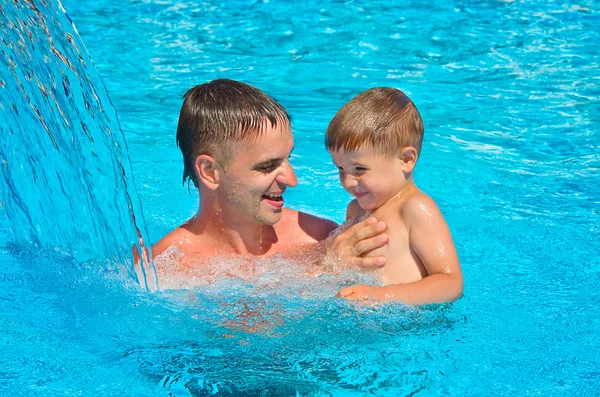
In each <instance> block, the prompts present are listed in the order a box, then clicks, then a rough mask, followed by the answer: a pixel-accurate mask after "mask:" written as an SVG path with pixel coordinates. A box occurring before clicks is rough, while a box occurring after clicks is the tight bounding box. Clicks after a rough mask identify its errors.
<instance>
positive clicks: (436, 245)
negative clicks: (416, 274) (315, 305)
mask: <svg viewBox="0 0 600 397" xmlns="http://www.w3.org/2000/svg"><path fill="white" fill-rule="evenodd" d="M402 215H403V217H404V219H405V221H406V223H407V226H408V230H409V239H410V244H411V246H412V248H413V249H414V250H415V252H416V253H417V255H418V256H419V257H420V258H421V261H422V263H423V265H424V266H425V268H426V269H427V272H428V276H427V277H425V278H423V279H422V280H419V281H415V282H412V283H407V284H393V285H387V286H384V287H373V286H367V285H355V286H351V287H348V288H344V289H342V290H340V292H339V294H338V296H341V297H345V298H348V299H359V298H365V297H369V296H370V297H373V298H376V299H379V300H400V301H402V302H404V303H406V304H409V305H420V304H428V303H442V302H453V301H455V300H457V299H459V298H460V297H461V296H462V293H463V276H462V271H461V269H460V263H459V260H458V255H457V253H456V248H455V247H454V242H453V241H452V236H451V234H450V230H449V228H448V225H447V224H446V221H445V220H444V217H443V216H442V214H441V212H440V210H439V209H438V207H437V205H436V204H435V203H434V202H433V200H432V199H431V198H429V197H427V196H426V195H419V196H417V197H415V198H413V199H411V200H409V201H408V202H407V203H406V205H405V206H404V208H403V213H402Z"/></svg>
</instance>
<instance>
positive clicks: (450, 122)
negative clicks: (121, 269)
mask: <svg viewBox="0 0 600 397" xmlns="http://www.w3.org/2000/svg"><path fill="white" fill-rule="evenodd" d="M64 6H65V8H66V9H67V12H68V13H69V16H70V17H71V19H72V20H73V21H74V23H75V25H76V26H77V29H78V32H79V34H80V35H81V38H82V40H83V42H84V43H85V45H86V47H87V50H88V51H89V53H90V55H91V57H92V59H93V60H94V63H95V65H96V67H97V68H98V71H99V73H100V75H101V76H102V78H103V81H104V83H105V84H106V87H107V89H108V94H109V96H110V99H111V100H112V103H113V104H114V107H115V108H116V111H117V112H118V116H119V122H120V125H121V127H122V129H123V132H124V134H125V138H126V141H127V146H128V149H129V155H130V159H131V165H132V169H133V177H134V178H135V185H136V191H137V194H139V197H140V201H141V203H142V204H143V207H142V208H141V210H143V214H144V218H145V220H146V224H147V228H148V233H149V239H150V241H156V240H158V239H159V238H160V237H161V236H162V235H164V234H165V233H166V232H167V231H169V230H171V229H172V228H173V227H174V226H176V225H178V224H180V223H181V222H182V221H184V220H185V219H187V218H188V217H189V216H190V215H191V214H192V213H193V212H194V211H195V209H196V206H197V200H198V198H197V195H196V193H194V192H192V193H188V190H187V188H186V187H182V186H181V172H182V166H181V159H180V154H179V152H178V149H177V148H176V146H175V140H174V134H175V128H176V120H177V115H178V111H179V106H180V105H181V95H182V94H183V93H184V92H185V90H186V89H187V88H189V87H191V86H192V85H195V84H198V83H200V82H203V81H206V80H210V79H213V78H216V77H229V78H233V79H239V80H243V81H245V82H248V83H251V84H254V85H256V86H257V87H259V88H261V89H263V90H264V91H266V92H267V93H269V94H271V95H272V96H274V97H275V98H277V99H278V100H279V101H281V102H282V104H283V105H284V106H286V107H287V108H288V109H289V110H290V112H291V114H292V116H293V118H294V124H293V129H294V134H295V138H296V146H295V150H294V157H293V159H292V163H293V165H294V167H295V169H296V170H297V173H298V176H299V179H300V184H299V185H298V187H297V188H295V189H291V190H288V193H286V195H287V203H288V204H289V206H291V207H293V208H297V209H301V210H306V211H308V212H312V213H316V214H319V215H322V216H326V217H329V218H332V219H334V220H336V221H338V222H339V221H341V220H342V218H343V209H344V207H345V204H346V203H347V201H348V196H347V195H346V194H345V193H344V192H343V190H342V189H341V187H340V186H339V183H338V181H337V172H336V170H335V169H334V167H333V166H332V164H331V161H330V159H329V157H328V155H327V153H326V151H325V149H324V147H323V134H324V130H325V127H326V125H327V123H328V121H329V119H330V118H331V117H332V116H333V114H335V112H336V111H337V109H339V107H340V106H342V105H343V104H344V103H345V102H346V101H347V100H348V99H349V98H350V97H352V96H353V95H354V94H356V93H357V92H359V91H362V90H364V89H366V88H369V87H373V86H380V85H391V86H396V87H398V88H401V89H403V90H405V91H406V92H407V93H408V94H409V95H410V96H411V98H412V99H413V100H414V102H415V103H416V105H417V106H418V108H419V110H420V112H421V115H422V117H423V120H424V123H425V129H426V132H425V141H424V146H423V148H424V149H423V153H422V158H421V160H420V161H419V165H418V166H417V173H416V182H417V184H418V185H419V186H420V187H421V188H422V189H423V190H424V191H426V192H427V193H429V194H430V195H431V196H432V197H433V198H434V199H435V200H436V201H437V203H438V205H439V206H440V208H441V209H442V211H443V213H444V215H445V216H446V219H447V221H448V223H449V225H450V227H451V230H452V231H453V236H454V239H455V243H456V246H457V249H458V251H459V255H460V257H461V263H462V266H463V271H464V274H465V297H464V298H463V299H461V300H460V301H459V302H457V303H455V304H453V305H448V306H441V307H432V308H420V309H408V308H403V307H401V306H398V305H386V306H384V307H381V308H362V309H361V308H357V307H355V306H353V305H350V304H347V303H345V302H343V301H339V300H336V299H334V298H331V297H330V296H331V295H332V294H333V292H334V291H335V287H336V285H337V280H331V279H327V278H324V279H323V280H320V281H319V282H317V283H315V285H311V284H307V283H304V282H296V281H293V280H294V277H293V274H291V275H290V274H289V272H292V271H293V270H292V267H291V266H290V264H286V263H284V262H278V261H277V260H274V261H273V262H272V263H271V265H272V266H273V269H274V270H273V272H272V273H270V274H267V275H266V276H264V277H261V278H260V279H258V280H255V281H254V282H250V283H248V282H243V281H240V280H226V281H222V282H219V283H217V284H215V285H213V286H210V287H207V288H201V289H196V290H190V291H179V292H166V293H161V294H154V295H149V294H146V293H144V292H142V291H139V290H138V289H137V288H135V287H134V286H133V283H132V282H131V281H130V280H129V279H128V278H127V277H125V276H119V275H117V274H116V273H114V272H111V269H110V268H106V267H103V266H99V265H98V264H97V263H89V262H84V263H83V264H82V263H81V261H77V260H74V259H72V258H71V259H70V258H65V257H64V256H62V255H60V254H57V253H50V252H45V251H43V252H42V253H39V252H35V250H27V249H25V248H23V246H20V245H14V244H12V243H11V235H10V234H9V233H8V232H7V231H6V228H5V227H3V228H1V229H2V232H0V233H2V234H0V243H1V246H2V252H3V254H2V256H1V258H0V261H1V264H2V266H0V269H1V270H0V285H1V288H0V324H2V325H1V329H2V333H1V334H0V343H1V345H2V346H3V349H2V351H3V353H4V354H2V357H0V374H1V376H2V379H3V382H2V385H1V386H0V390H2V391H3V393H6V394H10V395H18V394H22V395H59V394H61V395H89V394H96V395H114V394H117V393H124V394H129V395H164V396H168V395H210V394H216V395H334V396H338V395H339V396H346V395H348V396H351V395H364V394H367V393H371V394H375V395H418V396H427V395H454V394H457V395H578V396H582V395H583V396H585V395H590V396H592V395H597V389H598V387H599V386H600V343H599V342H598V340H597V337H596V335H597V333H598V329H600V316H599V315H598V313H599V307H600V294H598V291H599V290H600V277H599V276H600V260H599V259H598V256H597V249H596V246H597V241H598V237H599V235H600V216H599V214H598V204H599V203H600V185H599V179H598V169H599V167H600V153H599V150H598V130H599V126H600V113H599V112H598V100H599V99H600V89H599V88H598V74H597V70H598V67H599V61H598V54H597V51H596V45H595V43H597V42H598V40H599V36H600V32H599V29H598V26H599V25H598V23H599V7H598V2H593V1H592V2H585V3H577V4H575V3H571V2H565V3H560V2H547V3H544V4H538V3H537V2H527V1H524V2H483V3H479V4H476V5H475V4H472V3H471V2H466V1H447V2H441V3H438V4H437V5H434V6H424V5H422V4H421V3H418V2H405V3H403V4H401V5H390V4H389V2H376V1H369V2H366V3H364V4H362V5H358V4H355V3H352V2H348V3H337V2H336V3H333V2H332V3H330V4H319V5H315V4H313V3H311V2H302V3H298V4H293V3H279V4H274V3H273V2H235V3H232V4H231V5H228V6H222V5H219V4H218V3H216V2H215V3H210V2H204V3H201V4H196V3H195V2H174V1H173V2H172V1H155V2H150V1H142V2H128V3H123V2H120V1H116V0H111V1H107V0H103V1H101V2H90V3H84V2H81V3H78V2H75V1H72V0H69V1H65V2H64ZM65 222H66V221H65ZM140 223H141V222H140ZM106 224H107V225H108V226H109V227H110V226H114V225H112V224H111V222H110V220H108V221H107V222H106ZM31 251H33V252H31ZM278 274H286V275H287V278H284V279H283V281H282V280H281V277H278ZM343 282H348V280H343ZM253 312H256V313H259V314H260V317H263V318H266V320H267V321H268V322H270V323H272V324H274V326H272V327H263V328H261V331H260V332H254V333H249V332H246V331H245V330H244V329H243V327H242V326H240V325H239V321H238V320H239V318H240V317H244V316H247V317H248V318H249V320H248V321H250V322H253V321H256V317H252V315H248V313H253ZM260 325H261V324H258V326H259V328H260ZM261 393H262V394H261Z"/></svg>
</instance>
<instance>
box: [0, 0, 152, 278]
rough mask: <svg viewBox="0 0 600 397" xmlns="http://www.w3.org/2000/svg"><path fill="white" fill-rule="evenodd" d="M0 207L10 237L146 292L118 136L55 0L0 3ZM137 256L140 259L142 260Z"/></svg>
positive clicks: (139, 227)
mask: <svg viewBox="0 0 600 397" xmlns="http://www.w3.org/2000/svg"><path fill="white" fill-rule="evenodd" d="M0 31H1V32H2V36H1V37H2V39H1V41H0V168H1V169H2V177H1V178H0V208H1V209H2V211H0V212H2V213H4V214H5V216H6V218H7V220H8V224H9V227H10V232H11V239H12V240H13V241H14V242H15V243H17V244H24V245H27V246H29V247H31V246H33V247H35V249H44V250H47V249H52V250H56V251H59V252H63V253H65V254H67V255H70V256H72V257H74V258H75V259H76V260H77V261H79V262H87V261H100V262H102V263H103V264H105V266H107V267H109V268H116V269H118V270H119V271H120V272H125V273H128V274H129V275H131V276H132V277H134V278H136V279H137V280H138V281H139V282H140V283H141V284H142V285H145V286H146V288H150V289H155V288H156V276H155V271H154V268H153V265H152V264H151V262H149V261H147V260H146V261H142V262H143V263H142V264H139V266H138V265H136V264H134V263H133V260H132V254H131V253H132V251H131V247H132V246H134V245H135V246H137V247H138V250H141V251H142V252H145V253H147V250H146V248H144V246H143V245H144V241H149V239H148V238H147V231H146V226H145V223H144V220H143V215H142V211H141V205H140V201H139V197H138V195H137V192H136V190H135V186H134V182H133V177H132V175H131V165H130V162H129V157H128V152H127V146H126V144H125V140H124V136H123V132H122V131H121V128H120V125H119V123H118V120H117V115H116V111H115V109H114V107H113V106H112V103H111V102H110V99H109V98H108V95H107V92H106V88H105V87H104V84H103V83H102V79H101V78H100V76H99V74H98V71H97V70H96V68H95V67H94V65H93V62H92V60H91V58H90V56H89V54H88V53H87V51H86V49H85V47H84V45H83V43H82V41H81V39H80V37H79V35H78V34H77V31H76V29H75V26H74V25H73V23H72V21H71V20H70V19H69V17H68V15H67V14H66V12H65V10H64V8H63V7H62V5H61V4H60V2H59V1H57V0H50V1H44V2H35V1H32V0H30V1H22V2H3V4H2V5H0ZM143 256H146V257H147V255H143Z"/></svg>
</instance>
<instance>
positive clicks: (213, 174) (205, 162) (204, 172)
mask: <svg viewBox="0 0 600 397" xmlns="http://www.w3.org/2000/svg"><path fill="white" fill-rule="evenodd" d="M195 165H196V174H197V175H198V179H199V180H200V181H201V182H202V184H203V185H204V186H206V187H207V188H209V189H210V190H217V188H218V187H219V183H220V182H221V176H222V172H223V169H222V168H221V166H220V165H219V164H218V163H217V162H216V161H215V159H214V158H212V157H211V156H209V155H208V154H201V155H200V156H198V157H196V162H195Z"/></svg>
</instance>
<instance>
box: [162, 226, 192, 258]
mask: <svg viewBox="0 0 600 397" xmlns="http://www.w3.org/2000/svg"><path fill="white" fill-rule="evenodd" d="M186 225H187V223H184V224H183V225H181V226H179V227H178V228H176V229H175V230H173V231H172V232H170V233H169V234H167V235H166V236H164V237H163V238H162V239H161V240H160V241H159V242H157V243H156V244H154V245H153V246H152V258H156V256H158V255H160V254H162V253H163V252H164V251H165V250H166V249H167V248H169V247H170V246H172V245H174V246H176V247H177V249H178V250H179V251H181V252H182V253H183V254H189V253H191V251H192V247H193V244H191V240H192V239H194V238H195V236H194V235H193V234H192V233H191V232H190V231H189V230H188V229H187V228H186Z"/></svg>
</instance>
